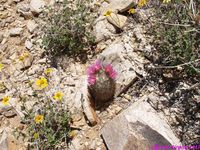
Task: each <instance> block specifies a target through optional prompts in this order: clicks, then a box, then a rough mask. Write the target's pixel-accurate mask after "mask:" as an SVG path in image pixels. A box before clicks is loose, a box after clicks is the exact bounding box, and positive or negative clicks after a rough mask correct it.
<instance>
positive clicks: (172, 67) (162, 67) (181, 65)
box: [153, 59, 200, 69]
mask: <svg viewBox="0 0 200 150" xmlns="http://www.w3.org/2000/svg"><path fill="white" fill-rule="evenodd" d="M197 62H200V59H196V60H194V61H190V62H187V63H184V64H180V65H175V66H153V68H156V69H174V68H179V67H183V66H187V65H191V64H194V63H197Z"/></svg>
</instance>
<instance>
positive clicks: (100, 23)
mask: <svg viewBox="0 0 200 150" xmlns="http://www.w3.org/2000/svg"><path fill="white" fill-rule="evenodd" d="M114 33H116V29H115V27H114V26H113V25H111V24H110V23H109V22H108V21H107V19H105V18H102V17H99V18H98V19H97V20H96V23H95V25H94V36H95V41H96V42H100V41H103V40H107V39H108V38H110V37H111V36H112V35H113V34H114Z"/></svg>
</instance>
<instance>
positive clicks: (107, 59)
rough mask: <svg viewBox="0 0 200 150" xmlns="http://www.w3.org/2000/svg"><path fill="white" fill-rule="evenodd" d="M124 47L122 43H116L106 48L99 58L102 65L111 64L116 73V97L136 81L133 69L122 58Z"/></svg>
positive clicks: (130, 64) (128, 62)
mask: <svg viewBox="0 0 200 150" xmlns="http://www.w3.org/2000/svg"><path fill="white" fill-rule="evenodd" d="M124 51H126V50H125V47H124V44H123V42H121V41H116V42H114V43H112V44H111V45H110V46H109V47H107V48H106V49H105V50H104V51H103V52H102V53H101V54H100V56H99V59H101V60H102V61H103V63H104V64H108V63H110V64H112V66H113V68H114V69H115V70H116V71H117V79H116V92H115V96H118V95H119V94H120V93H122V92H123V91H124V90H126V88H127V87H128V86H129V85H130V84H132V82H134V81H135V80H136V79H137V75H136V73H135V69H134V67H133V65H132V63H131V61H129V60H128V59H125V58H124V56H125V55H124Z"/></svg>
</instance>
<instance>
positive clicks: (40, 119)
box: [34, 115, 44, 123]
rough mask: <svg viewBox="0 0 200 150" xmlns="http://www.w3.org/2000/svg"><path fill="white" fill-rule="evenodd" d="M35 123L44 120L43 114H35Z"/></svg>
mask: <svg viewBox="0 0 200 150" xmlns="http://www.w3.org/2000/svg"><path fill="white" fill-rule="evenodd" d="M34 120H35V122H36V123H41V122H42V121H43V120H44V116H43V115H36V116H35V118H34Z"/></svg>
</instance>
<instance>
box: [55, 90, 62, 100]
mask: <svg viewBox="0 0 200 150" xmlns="http://www.w3.org/2000/svg"><path fill="white" fill-rule="evenodd" d="M53 98H54V100H60V101H62V99H63V93H62V92H56V93H55V94H54V96H53Z"/></svg>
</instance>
